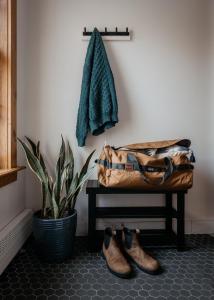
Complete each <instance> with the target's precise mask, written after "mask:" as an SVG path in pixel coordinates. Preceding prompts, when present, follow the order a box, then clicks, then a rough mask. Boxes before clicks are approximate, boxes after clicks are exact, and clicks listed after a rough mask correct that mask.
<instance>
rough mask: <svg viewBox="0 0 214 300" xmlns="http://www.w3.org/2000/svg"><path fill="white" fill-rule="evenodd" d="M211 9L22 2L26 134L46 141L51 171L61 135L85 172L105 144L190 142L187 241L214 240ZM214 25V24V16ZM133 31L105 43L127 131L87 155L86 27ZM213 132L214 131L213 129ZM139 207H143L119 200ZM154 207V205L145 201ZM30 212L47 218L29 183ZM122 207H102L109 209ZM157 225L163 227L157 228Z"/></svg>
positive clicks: (95, 142) (173, 2)
mask: <svg viewBox="0 0 214 300" xmlns="http://www.w3.org/2000/svg"><path fill="white" fill-rule="evenodd" d="M208 4H209V1H207V0H188V1H187V0H161V1H157V0H133V1H130V0H117V1H115V0H109V1H104V0H90V1H86V0H85V1H84V0H78V1H74V0H60V1H59V0H45V1H44V0H20V1H18V5H19V7H20V11H21V12H22V14H21V13H20V15H19V21H20V23H21V25H22V26H21V28H20V30H22V33H21V34H22V35H23V36H24V37H23V40H22V57H21V60H22V61H21V67H20V68H22V71H23V74H24V80H23V82H22V83H21V88H22V90H23V100H24V110H25V114H24V131H23V135H28V136H30V137H32V138H33V139H35V140H37V139H40V140H41V145H42V149H43V151H44V152H45V153H46V156H47V158H48V163H49V165H51V166H52V165H53V163H54V162H55V159H56V155H57V152H58V149H59V143H60V134H61V133H62V134H63V135H64V136H65V137H67V138H68V139H69V140H70V142H71V144H72V148H73V150H74V153H75V158H76V161H77V168H79V167H80V165H82V162H83V160H84V158H85V157H86V156H87V155H88V153H89V152H90V151H91V150H92V149H94V148H96V149H97V153H99V152H100V150H101V147H102V145H103V144H104V141H105V140H107V142H108V143H109V144H113V145H122V144H127V143H133V142H141V141H146V140H160V139H173V138H176V137H188V138H190V139H191V140H192V143H193V149H194V150H195V154H196V157H197V164H196V170H195V183H194V187H193V189H192V190H190V192H189V194H188V196H187V202H186V208H187V210H186V219H187V231H188V232H214V202H213V196H212V181H213V178H211V177H210V176H208V175H210V174H213V170H214V159H213V158H212V162H213V166H212V167H211V168H209V170H210V174H208V173H207V168H208V167H209V166H211V162H210V161H209V160H208V158H207V151H208V150H207V145H208V142H209V140H210V135H209V133H208V132H209V130H210V122H211V121H210V120H211V117H212V114H211V112H210V93H209V87H208V82H209V61H208V58H209V55H208V54H209V48H208V47H209V22H208V15H209V7H208ZM210 17H211V16H210ZM85 26H87V28H88V29H92V28H93V27H94V26H97V27H98V28H100V29H103V28H104V27H105V26H107V27H108V28H109V29H113V28H114V27H115V26H117V27H118V28H119V29H124V28H125V27H126V26H128V27H129V28H130V29H131V30H132V31H133V39H132V41H130V42H118V41H117V42H106V44H105V45H106V49H107V53H108V57H109V61H110V64H111V66H112V70H113V73H114V77H115V82H116V89H117V94H118V102H119V119H120V122H119V124H118V125H117V126H116V127H115V128H113V129H110V130H109V131H107V132H106V134H104V135H101V136H99V137H90V138H88V139H87V147H85V148H78V146H77V142H76V138H75V125H76V117H77V109H78V104H79V95H80V87H81V79H82V68H83V63H84V59H85V54H86V49H87V44H88V43H87V42H83V41H82V40H81V32H82V30H83V27H85ZM210 131H211V130H210ZM123 199H125V200H124V201H125V202H126V203H127V205H130V204H134V205H136V204H137V203H139V201H141V199H139V197H138V198H136V199H133V198H131V199H130V196H129V197H127V196H126V197H123V198H121V197H120V199H117V202H120V203H121V202H122V201H123ZM146 200H147V201H148V202H149V203H150V198H146ZM26 201H27V206H28V207H33V208H34V209H38V208H39V205H40V196H39V186H38V184H37V183H36V180H35V179H34V178H33V177H32V175H31V174H30V173H27V178H26ZM105 201H111V202H113V203H116V199H113V200H110V199H109V198H108V199H106V198H105V199H102V202H105ZM77 208H78V213H79V218H78V220H79V226H78V232H79V233H81V234H85V233H86V232H87V228H86V224H87V199H86V196H85V194H84V193H82V194H81V197H80V199H79V201H78V205H77ZM153 225H154V226H155V224H153Z"/></svg>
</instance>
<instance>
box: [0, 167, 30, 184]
mask: <svg viewBox="0 0 214 300" xmlns="http://www.w3.org/2000/svg"><path fill="white" fill-rule="evenodd" d="M23 169H25V167H23V166H22V167H16V168H12V169H7V170H0V187H3V186H5V185H7V184H9V183H11V182H14V181H16V180H17V172H18V171H21V170H23Z"/></svg>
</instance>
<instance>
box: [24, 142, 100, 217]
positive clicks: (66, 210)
mask: <svg viewBox="0 0 214 300" xmlns="http://www.w3.org/2000/svg"><path fill="white" fill-rule="evenodd" d="M26 140H27V142H24V141H22V140H20V139H18V141H19V142H20V143H21V145H22V148H23V150H24V152H25V155H26V159H27V162H28V165H29V167H30V169H31V170H32V171H33V173H34V174H35V175H36V176H37V178H38V179H39V181H40V183H41V189H42V209H41V218H53V219H58V218H63V217H65V216H67V215H70V214H72V213H73V211H74V208H75V204H76V199H77V196H78V194H79V192H80V190H81V188H82V187H83V185H84V183H85V181H86V180H87V178H88V176H89V175H88V165H89V162H90V160H91V157H92V155H93V154H94V152H95V151H93V152H92V153H91V154H90V155H89V156H88V158H87V160H86V162H85V164H84V166H83V167H82V169H81V171H80V173H76V174H74V156H73V152H72V150H71V147H70V145H69V142H67V144H65V142H64V139H63V137H62V143H61V147H60V152H59V156H58V159H57V163H56V167H55V176H54V178H52V177H51V176H50V174H49V172H48V170H47V168H46V165H45V162H44V159H43V156H42V154H41V152H40V142H39V141H38V142H37V143H34V142H33V141H32V140H31V139H30V138H29V137H26Z"/></svg>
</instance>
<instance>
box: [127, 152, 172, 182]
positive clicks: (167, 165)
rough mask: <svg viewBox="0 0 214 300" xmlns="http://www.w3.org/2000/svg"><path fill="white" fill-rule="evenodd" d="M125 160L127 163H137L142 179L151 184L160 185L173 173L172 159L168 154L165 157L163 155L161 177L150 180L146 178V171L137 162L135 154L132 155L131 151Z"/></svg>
mask: <svg viewBox="0 0 214 300" xmlns="http://www.w3.org/2000/svg"><path fill="white" fill-rule="evenodd" d="M127 162H128V163H132V164H133V163H134V164H137V165H138V167H139V171H140V173H141V174H142V176H143V180H144V181H145V182H146V183H148V184H152V185H161V184H163V183H164V182H165V181H166V180H167V179H168V178H169V177H170V176H171V175H172V174H173V172H174V167H173V163H172V160H171V158H170V157H169V156H166V157H164V164H165V165H164V167H163V168H164V169H165V170H164V171H163V172H164V174H163V176H161V177H159V178H158V180H155V181H153V180H151V179H150V178H148V177H147V176H146V174H145V173H146V171H145V169H143V168H142V166H141V165H140V164H139V162H138V160H137V158H136V156H135V155H133V154H131V153H129V154H128V155H127Z"/></svg>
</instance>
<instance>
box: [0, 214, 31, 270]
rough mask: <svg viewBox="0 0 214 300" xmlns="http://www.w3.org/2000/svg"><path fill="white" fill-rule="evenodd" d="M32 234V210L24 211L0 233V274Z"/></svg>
mask: <svg viewBox="0 0 214 300" xmlns="http://www.w3.org/2000/svg"><path fill="white" fill-rule="evenodd" d="M31 232H32V210H31V209H25V210H24V211H23V212H21V213H20V214H19V215H18V216H16V217H15V218H14V219H13V220H12V221H11V222H10V223H9V224H8V225H7V226H6V227H4V228H3V229H2V230H1V231H0V274H2V272H3V271H4V269H5V268H6V267H7V265H8V264H9V263H10V262H11V260H12V259H13V257H14V256H15V255H16V253H17V252H18V251H19V250H20V249H21V247H22V245H23V244H24V242H25V241H26V239H27V238H28V237H29V235H30V234H31Z"/></svg>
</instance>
